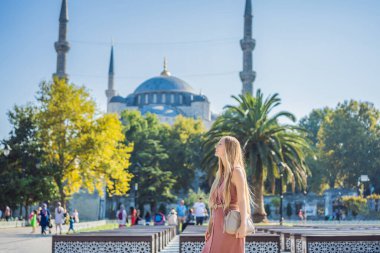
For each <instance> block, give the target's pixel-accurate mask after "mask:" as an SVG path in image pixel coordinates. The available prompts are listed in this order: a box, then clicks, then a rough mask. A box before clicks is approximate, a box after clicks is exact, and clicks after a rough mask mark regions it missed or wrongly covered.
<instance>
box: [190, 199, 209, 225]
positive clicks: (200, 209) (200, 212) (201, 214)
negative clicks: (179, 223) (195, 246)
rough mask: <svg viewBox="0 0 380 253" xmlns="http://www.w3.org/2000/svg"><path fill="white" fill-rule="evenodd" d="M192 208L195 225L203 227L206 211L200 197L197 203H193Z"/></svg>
mask: <svg viewBox="0 0 380 253" xmlns="http://www.w3.org/2000/svg"><path fill="white" fill-rule="evenodd" d="M193 208H194V210H195V219H196V224H197V225H200V226H203V221H204V218H205V214H206V213H207V210H206V204H205V203H203V198H202V197H199V199H198V201H197V202H195V203H194V206H193Z"/></svg>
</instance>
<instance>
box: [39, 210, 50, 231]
mask: <svg viewBox="0 0 380 253" xmlns="http://www.w3.org/2000/svg"><path fill="white" fill-rule="evenodd" d="M39 215H40V218H39V220H40V225H41V234H44V235H46V229H47V227H48V226H49V225H50V212H49V210H48V209H47V205H46V204H45V203H44V204H43V205H42V209H41V212H40V214H39Z"/></svg>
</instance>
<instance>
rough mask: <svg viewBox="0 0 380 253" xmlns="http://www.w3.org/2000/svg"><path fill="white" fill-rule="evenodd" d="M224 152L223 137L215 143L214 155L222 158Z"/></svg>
mask: <svg viewBox="0 0 380 253" xmlns="http://www.w3.org/2000/svg"><path fill="white" fill-rule="evenodd" d="M224 154H225V145H224V139H221V140H220V141H219V142H218V143H217V144H216V145H215V156H217V157H219V158H222V157H223V156H224Z"/></svg>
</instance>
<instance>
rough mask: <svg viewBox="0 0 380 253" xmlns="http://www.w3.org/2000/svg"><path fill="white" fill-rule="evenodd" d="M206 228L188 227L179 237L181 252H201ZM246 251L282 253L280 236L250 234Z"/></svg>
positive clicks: (246, 241)
mask: <svg viewBox="0 0 380 253" xmlns="http://www.w3.org/2000/svg"><path fill="white" fill-rule="evenodd" d="M188 228H189V230H188ZM206 229H207V228H206V227H197V226H192V227H186V229H185V231H184V232H183V233H182V234H181V235H180V237H179V252H180V253H201V251H202V248H203V246H204V245H205V237H204V234H205V232H206ZM245 252H246V253H258V252H265V253H280V236H279V235H273V234H265V233H257V234H254V235H248V236H247V237H246V240H245Z"/></svg>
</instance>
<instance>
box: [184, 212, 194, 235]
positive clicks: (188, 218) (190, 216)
mask: <svg viewBox="0 0 380 253" xmlns="http://www.w3.org/2000/svg"><path fill="white" fill-rule="evenodd" d="M188 225H195V215H194V209H193V208H190V209H189V212H188V213H187V216H186V222H185V223H184V224H183V226H182V232H183V231H184V230H185V229H186V227H187V226H188Z"/></svg>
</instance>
